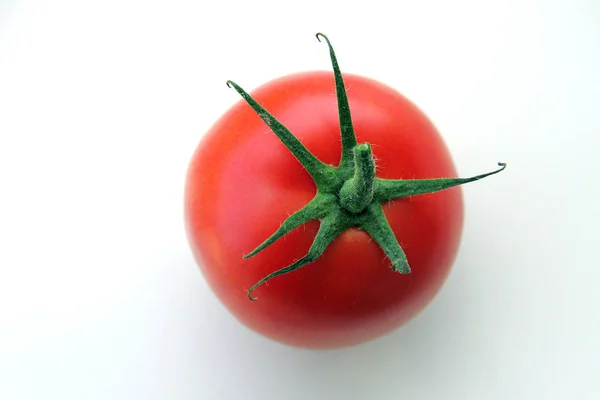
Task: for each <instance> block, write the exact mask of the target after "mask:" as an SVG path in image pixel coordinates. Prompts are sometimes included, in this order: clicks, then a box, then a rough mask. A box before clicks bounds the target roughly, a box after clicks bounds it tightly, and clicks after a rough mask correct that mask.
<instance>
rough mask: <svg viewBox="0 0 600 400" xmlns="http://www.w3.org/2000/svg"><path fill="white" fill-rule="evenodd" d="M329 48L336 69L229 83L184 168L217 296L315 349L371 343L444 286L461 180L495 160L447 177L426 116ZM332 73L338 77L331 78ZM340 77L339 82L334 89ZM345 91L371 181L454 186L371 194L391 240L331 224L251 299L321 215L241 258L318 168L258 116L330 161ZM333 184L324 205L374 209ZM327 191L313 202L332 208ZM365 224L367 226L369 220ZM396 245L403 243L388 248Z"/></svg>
mask: <svg viewBox="0 0 600 400" xmlns="http://www.w3.org/2000/svg"><path fill="white" fill-rule="evenodd" d="M321 37H322V38H325V37H324V36H321ZM325 39H326V38H325ZM327 43H328V44H329V41H328V40H327ZM329 46H330V52H331V57H332V61H333V62H334V73H333V74H332V73H330V72H320V71H316V72H305V73H299V74H294V75H289V76H285V77H282V78H279V79H276V80H273V81H271V82H269V83H267V84H265V85H263V86H261V87H259V88H258V89H256V90H254V91H253V92H252V93H251V95H247V94H246V93H245V92H244V91H243V89H241V88H240V87H239V86H237V85H236V84H234V83H233V82H230V83H229V84H230V86H233V87H234V88H235V89H236V90H237V91H238V92H240V93H241V94H242V96H243V97H244V99H243V100H240V101H239V102H238V103H237V104H235V105H234V106H233V107H232V108H231V109H230V110H228V111H227V112H226V113H225V114H224V115H223V116H222V117H221V118H220V119H219V120H218V121H217V122H216V123H215V124H214V125H213V126H212V128H211V129H210V130H209V131H208V132H207V133H206V135H205V136H204V137H203V138H202V140H201V142H200V144H199V146H198V148H197V149H196V151H195V153H194V155H193V157H192V160H191V163H190V165H189V170H188V175H187V184H186V191H185V220H186V227H187V234H188V238H189V242H190V245H191V248H192V251H193V253H194V256H195V258H196V260H197V262H198V264H199V266H200V268H201V271H202V272H203V274H204V276H205V277H206V279H207V281H208V283H209V285H210V287H211V288H212V290H213V292H214V294H215V295H216V296H217V297H218V298H219V299H220V300H221V301H222V303H223V304H224V305H225V306H226V307H227V309H228V310H229V311H230V312H231V313H232V314H233V315H234V316H235V317H236V318H237V319H238V320H239V321H241V322H242V323H243V324H245V325H246V326H247V327H249V328H251V329H252V330H254V331H256V332H259V333H260V334H263V335H265V336H267V337H269V338H272V339H274V340H276V341H279V342H282V343H285V344H289V345H292V346H299V347H305V348H314V349H319V348H337V347H345V346H350V345H355V344H359V343H362V342H365V341H369V340H372V339H375V338H377V337H380V336H382V335H384V334H386V333H388V332H390V331H392V330H394V329H396V328H398V327H399V326H401V325H402V324H404V323H405V322H407V321H408V320H410V319H411V318H412V317H414V316H415V315H416V314H417V313H418V312H419V311H421V310H422V309H423V308H424V307H425V306H426V305H427V304H428V303H429V302H430V301H431V300H432V298H433V297H434V296H435V295H436V293H437V292H438V291H439V290H440V288H441V286H442V284H443V283H444V281H445V279H446V277H447V276H448V272H449V270H450V268H451V266H452V264H453V260H454V258H455V255H456V252H457V248H458V246H459V242H460V238H461V230H462V224H463V212H464V211H463V200H462V195H461V189H460V187H459V186H457V185H458V184H461V183H465V182H467V181H472V180H476V179H479V178H481V177H484V176H487V175H490V174H493V173H496V172H498V171H500V170H501V169H502V168H503V167H502V168H501V169H500V170H497V171H494V172H492V173H488V174H485V175H481V176H478V177H475V178H468V179H469V180H460V179H452V178H455V177H456V169H455V166H454V164H453V161H452V158H451V156H450V154H449V152H448V149H447V147H446V145H445V143H444V141H443V140H442V138H441V137H440V135H439V133H438V132H437V130H436V128H435V127H434V125H433V124H432V122H431V121H430V120H429V119H428V118H427V117H426V115H425V114H424V113H423V112H422V111H421V110H420V109H419V108H417V106H415V105H414V104H413V103H412V102H410V101H409V100H408V99H407V98H405V97H404V96H403V95H401V94H400V93H398V92H397V91H396V90H394V89H392V88H390V87H388V86H386V85H384V84H382V83H379V82H377V81H375V80H372V79H368V78H365V77H362V76H357V75H352V74H341V73H339V70H338V67H337V61H336V60H335V55H334V53H333V49H332V48H331V45H330V44H329ZM335 73H339V76H338V77H337V79H336V75H335ZM342 80H343V82H342ZM344 87H346V88H348V90H347V92H346V91H345V90H341V89H340V88H342V89H343V88H344ZM336 88H337V89H338V90H337V98H336ZM340 92H342V93H340ZM343 92H346V93H343ZM345 94H347V99H348V100H347V103H345V104H349V111H350V112H349V114H350V115H351V126H352V127H353V130H354V133H355V138H356V142H357V143H358V144H362V143H369V144H370V147H369V146H367V147H369V148H367V147H362V148H361V149H362V150H360V151H362V153H361V154H363V155H364V159H365V160H367V161H366V164H365V165H366V167H365V171H367V172H365V174H367V175H368V170H369V165H371V164H369V162H370V161H369V160H371V159H370V158H369V154H371V153H372V160H374V161H373V162H374V164H373V165H374V168H375V169H374V172H373V174H374V175H376V176H375V178H374V179H389V180H400V179H402V180H406V181H403V182H409V183H410V182H417V183H419V182H421V181H420V180H423V181H422V182H426V183H427V184H428V185H430V186H431V184H439V183H440V182H442V183H444V182H446V183H449V184H447V185H446V186H445V187H443V188H437V187H436V189H435V190H429V189H431V187H430V186H428V188H429V189H428V190H421V192H422V194H420V192H419V191H418V190H417V191H415V190H413V191H412V192H410V193H408V194H406V193H405V195H404V196H403V197H402V198H396V199H389V198H385V199H383V200H381V198H380V197H381V196H380V197H377V193H375V195H374V196H375V197H374V198H378V199H379V201H380V203H381V206H379V205H378V204H377V206H376V207H375V208H374V210H376V209H380V210H382V211H383V214H382V215H381V216H380V217H381V218H384V219H385V220H387V223H389V227H391V231H389V235H388V236H385V235H386V231H385V229H384V228H381V227H378V225H376V224H374V225H367V224H366V223H365V224H364V225H360V224H362V222H357V223H356V224H359V225H360V226H346V225H348V224H345V225H343V226H341V228H340V229H339V231H341V233H340V232H337V231H336V232H334V233H332V234H331V235H330V236H333V238H331V237H330V238H328V239H327V240H325V242H326V243H325V247H324V251H322V254H318V257H315V259H314V260H312V259H310V260H307V261H306V263H304V264H306V265H302V266H301V268H297V269H295V270H293V271H292V272H290V273H287V274H282V275H280V276H277V277H274V279H270V280H268V282H265V283H264V284H262V285H260V286H258V287H255V291H254V292H253V293H252V296H256V298H257V299H258V300H257V301H250V300H249V297H250V295H249V293H248V291H249V289H250V288H252V287H253V286H255V284H256V283H257V282H259V281H260V280H261V279H262V278H264V277H265V276H267V275H269V274H271V273H273V272H274V271H276V270H280V269H281V268H282V267H285V266H289V265H291V264H293V263H294V262H296V261H298V260H301V261H302V260H303V257H305V256H306V255H307V253H309V249H310V248H311V245H312V244H313V242H314V241H315V238H316V235H317V232H318V231H319V228H320V226H321V225H324V224H325V223H326V221H327V218H328V217H323V216H322V215H320V216H319V217H318V218H315V219H312V220H309V221H306V222H305V223H303V224H301V225H300V226H298V227H296V228H295V229H292V230H291V231H290V232H287V233H286V234H285V235H283V236H282V237H281V238H279V239H278V240H276V241H274V242H273V243H272V244H270V245H269V246H267V247H266V248H264V249H263V250H262V251H260V252H259V253H257V254H256V255H254V256H253V257H250V258H248V259H244V258H243V256H244V255H246V254H248V253H249V252H250V251H252V250H253V249H255V248H256V247H257V246H258V245H259V244H261V243H262V242H263V241H264V240H265V239H267V238H268V237H269V236H270V235H271V234H273V232H275V231H276V230H277V229H278V228H280V227H281V226H282V223H283V222H284V221H286V219H288V217H290V215H292V214H294V213H295V212H297V211H298V210H300V209H302V208H303V207H305V206H306V205H307V204H309V203H310V202H311V200H312V199H313V198H315V196H316V195H317V192H318V191H317V184H316V183H315V179H314V178H315V177H314V176H313V175H315V174H313V175H311V173H310V171H308V170H307V168H305V167H304V166H303V164H302V163H301V162H299V160H298V159H297V158H296V157H295V156H294V155H293V154H292V152H291V151H290V149H289V148H287V147H286V146H285V145H284V144H282V141H281V140H280V139H279V138H278V136H277V135H275V134H274V133H273V130H272V129H270V127H269V125H267V124H269V123H270V124H273V120H274V119H276V120H277V121H279V122H281V123H282V124H283V125H284V126H285V127H287V128H288V129H289V131H290V132H292V133H293V135H294V136H295V137H296V138H297V139H298V140H299V141H300V142H301V143H302V144H303V145H304V146H305V149H307V150H308V151H309V152H310V153H312V155H314V156H315V157H316V158H317V159H318V160H320V161H321V162H322V163H324V164H325V165H327V166H328V167H329V168H330V170H331V171H334V170H335V168H334V167H337V166H340V168H341V164H342V163H343V161H340V160H341V158H342V146H343V145H344V144H343V143H342V142H343V140H341V139H340V138H341V136H340V130H341V125H344V124H347V123H348V119H346V120H344V119H343V118H342V116H343V115H345V114H344V113H347V110H346V111H344V110H343V105H344V95H345ZM340 96H341V97H340ZM253 100H255V101H256V102H257V103H258V104H260V105H261V106H262V107H264V110H268V112H269V113H270V114H266V113H264V112H262V111H260V109H259V110H258V112H257V111H256V107H260V106H255V107H252V106H251V104H250V103H251V102H252V101H253ZM336 100H337V102H336ZM338 104H341V108H340V109H339V110H338ZM259 114H260V115H259ZM342 131H343V128H342ZM342 136H343V135H342ZM348 140H350V139H348ZM350 141H351V140H350ZM351 144H352V145H356V143H351ZM363 146H364V145H363ZM346 147H347V148H349V149H350V150H349V151H350V153H348V157H347V159H346V163H347V165H348V166H349V168H350V169H349V170H348V171H353V172H352V173H346V175H345V176H343V177H342V178H341V179H342V180H344V182H346V181H348V180H349V179H351V178H352V177H353V176H355V175H356V174H357V173H356V170H357V169H359V167H358V165H359V164H360V165H362V164H361V163H362V161H360V159H359V158H360V157H361V156H360V155H356V156H355V157H358V158H354V159H352V160H351V156H352V154H354V153H352V148H350V147H348V146H346ZM354 147H356V146H354ZM344 151H346V150H344ZM355 153H356V154H359V150H355ZM330 170H329V169H328V170H327V171H329V172H331V171H330ZM361 171H362V170H361ZM329 172H328V173H329ZM359 175H360V174H359ZM434 178H447V179H445V180H444V179H442V180H436V179H434ZM367 181H368V180H367ZM371 181H372V180H371ZM371 181H368V182H371ZM332 182H333V181H332ZM335 182H338V181H335ZM340 182H341V181H340ZM382 182H383V181H382ZM384 183H385V182H384ZM336 184H337V183H331V187H336V188H337V189H335V191H334V192H332V193H333V194H332V195H331V196H330V197H328V199H330V200H327V201H331V202H333V203H331V204H334V203H335V204H336V205H335V206H334V205H332V206H331V207H332V209H336V210H342V211H340V212H341V213H342V214H344V215H346V214H347V215H349V216H350V217H348V218H350V219H351V220H352V221H363V219H361V218H363V215H366V214H365V213H367V211H368V210H370V208H368V207H371V206H370V205H368V206H366V207H367V208H365V207H363V208H360V206H359V208H358V209H357V210H355V211H348V210H349V208H348V207H346V208H344V207H341V206H339V204H338V203H339V202H340V201H341V200H340V199H341V198H342V197H343V196H342V195H340V194H338V193H341V189H340V185H339V184H338V186H335V185H336ZM371 186H372V185H371ZM442 189H445V190H442ZM320 190H321V189H320V187H319V191H320ZM434 191H435V193H433V192H434ZM428 192H432V193H428ZM327 201H325V202H324V203H323V204H325V205H324V206H322V207H329V205H328V204H330V203H327ZM373 201H374V200H373ZM336 202H337V203H336ZM367 203H368V204H371V203H369V202H368V201H367ZM367 203H365V204H367ZM336 207H337V208H336ZM374 212H376V211H374ZM344 218H345V217H344ZM364 218H367V217H364ZM377 221H380V222H381V219H378V220H377ZM384 222H385V221H383V222H382V224H383V225H382V226H385V223H384ZM356 224H355V225H356ZM350 225H352V223H350ZM369 226H370V227H371V228H372V229H367V228H364V227H369ZM361 227H362V228H361ZM334 231H335V229H334ZM367 231H369V233H367ZM377 232H379V233H381V235H382V236H381V237H379V239H380V240H379V241H378V240H374V238H376V237H378V235H379V233H377ZM392 232H393V235H392ZM337 233H339V234H337ZM390 235H391V236H390ZM382 238H383V239H382ZM394 240H397V244H396V245H394V243H395V242H394ZM380 242H383V243H387V245H386V246H387V247H386V246H383V245H382V244H381V243H380ZM388 242H389V243H388ZM398 244H399V246H397V245H398ZM384 248H385V249H387V250H389V251H384ZM400 248H401V249H402V250H403V252H404V253H402V250H400V252H399V253H394V251H397V250H398V249H400ZM390 249H391V250H390ZM311 251H312V250H311ZM317 253H318V252H317ZM392 253H393V254H398V255H399V257H400V256H404V255H405V256H406V259H407V260H408V263H409V265H410V267H408V266H405V265H404V264H402V265H401V266H400V267H398V266H397V265H396V264H394V263H392V260H391V259H390V254H392ZM251 298H253V297H251Z"/></svg>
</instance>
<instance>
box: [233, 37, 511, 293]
mask: <svg viewBox="0 0 600 400" xmlns="http://www.w3.org/2000/svg"><path fill="white" fill-rule="evenodd" d="M321 38H322V39H324V40H325V41H326V42H327V45H328V47H329V53H330V57H331V63H332V65H333V72H334V77H335V88H336V94H337V102H338V112H339V121H340V133H341V139H342V157H341V160H340V164H339V166H338V167H334V166H331V165H328V164H325V163H323V162H321V161H320V160H319V159H317V158H316V157H315V156H314V155H313V154H312V153H311V152H310V151H308V149H307V148H306V147H304V145H303V144H302V143H301V142H300V141H299V140H298V139H297V138H296V137H295V136H294V135H293V134H292V133H291V132H290V131H289V130H288V129H287V128H286V127H285V126H284V125H283V124H282V123H281V122H279V121H278V120H277V119H276V118H275V117H274V116H273V115H271V114H270V113H269V112H268V111H267V110H265V109H264V108H263V107H262V106H261V105H260V104H258V103H257V102H256V100H254V99H253V98H252V97H251V96H250V95H249V94H248V93H246V91H244V89H242V88H241V87H240V86H238V85H237V84H236V83H234V82H232V81H227V86H229V87H233V88H234V89H235V90H236V91H237V92H238V93H239V94H240V95H241V96H242V98H243V99H244V100H245V101H246V102H247V103H248V104H249V105H250V107H252V109H253V110H254V111H255V112H256V113H257V114H258V115H259V116H260V117H261V118H262V120H263V121H264V122H265V123H266V124H267V125H268V126H269V127H270V128H271V130H272V131H273V132H274V133H275V135H277V137H278V138H279V139H280V140H281V142H282V143H283V144H284V145H285V146H286V147H287V148H288V149H289V150H290V152H291V153H292V154H293V155H294V156H295V157H296V159H298V161H299V162H300V163H301V164H302V166H303V167H304V168H305V169H306V171H307V172H308V173H309V174H310V176H311V177H312V179H313V180H314V181H315V184H316V186H317V194H316V195H315V197H314V198H313V199H312V200H311V201H310V202H309V203H308V204H307V205H306V206H304V207H303V208H302V209H300V210H299V211H297V212H295V213H294V214H292V215H291V216H290V217H289V218H287V219H286V220H285V221H284V222H283V224H282V225H281V226H280V227H279V229H277V231H275V233H273V234H272V235H271V236H270V237H269V238H267V239H266V240H265V241H264V242H263V243H262V244H260V245H259V246H258V247H257V248H256V249H254V250H252V251H251V252H250V253H248V254H247V255H245V256H244V258H245V259H247V258H250V257H253V256H255V255H256V254H258V253H259V252H261V251H262V250H264V249H265V248H266V247H268V246H270V245H271V244H272V243H274V242H275V241H277V240H278V239H280V238H281V237H283V236H285V235H286V234H288V233H289V232H290V231H292V230H293V229H295V228H297V227H299V226H301V225H302V224H304V223H306V222H308V221H311V220H315V219H318V220H320V226H319V230H318V232H317V235H316V236H315V239H314V241H313V244H312V245H311V247H310V249H309V250H308V253H307V254H306V255H305V256H304V257H302V258H300V259H299V260H297V261H296V262H294V263H293V264H291V265H288V266H287V267H285V268H282V269H279V270H277V271H275V272H273V273H271V274H269V275H267V276H265V277H264V278H263V279H261V280H260V281H258V282H257V283H256V284H254V285H253V286H252V287H251V288H250V289H249V290H248V298H249V299H250V300H256V298H254V297H252V292H253V291H254V290H255V289H256V288H257V287H259V286H260V285H262V284H263V283H265V282H267V281H269V280H271V279H273V278H275V277H277V276H280V275H283V274H287V273H290V272H293V271H295V270H297V269H299V268H302V267H303V266H305V265H307V264H310V263H311V262H313V261H315V260H316V259H317V258H319V257H320V256H321V254H323V252H324V251H325V249H326V248H327V246H328V245H329V244H330V243H331V242H332V241H333V240H334V239H335V238H336V237H337V236H338V235H339V234H341V233H342V232H344V231H345V230H347V229H349V228H352V227H356V228H359V229H362V230H363V231H365V232H366V233H367V234H368V235H370V236H371V237H372V238H373V240H374V241H375V242H377V243H378V244H379V246H381V248H382V249H383V251H384V252H385V254H386V255H387V257H388V258H389V260H390V262H391V264H392V269H393V270H394V271H396V272H399V273H401V274H408V273H410V267H409V264H408V260H407V259H406V255H405V254H404V251H403V250H402V247H400V244H399V243H398V240H397V239H396V236H395V235H394V232H393V231H392V228H391V227H390V225H389V223H388V221H387V219H386V217H385V215H384V213H383V210H382V208H381V204H382V203H385V202H387V201H390V200H394V199H400V198H403V197H409V196H415V195H419V194H425V193H433V192H437V191H440V190H444V189H448V188H451V187H453V186H458V185H462V184H465V183H468V182H473V181H476V180H479V179H482V178H485V177H487V176H490V175H493V174H496V173H498V172H500V171H502V170H504V168H506V164H504V163H498V165H499V166H500V168H498V169H496V170H494V171H491V172H488V173H485V174H482V175H477V176H473V177H470V178H437V179H408V180H405V179H381V178H377V177H376V176H375V172H376V166H375V160H374V159H373V153H372V151H371V146H370V145H369V144H368V143H360V144H359V143H357V140H356V136H355V134H354V128H353V125H352V117H351V115H350V107H349V105H348V97H347V95H346V89H345V86H344V81H343V78H342V74H341V72H340V68H339V66H338V63H337V59H336V56H335V53H334V51H333V47H332V46H331V43H330V42H329V39H328V38H327V37H326V36H325V35H323V34H322V33H317V39H318V40H319V41H320V40H321Z"/></svg>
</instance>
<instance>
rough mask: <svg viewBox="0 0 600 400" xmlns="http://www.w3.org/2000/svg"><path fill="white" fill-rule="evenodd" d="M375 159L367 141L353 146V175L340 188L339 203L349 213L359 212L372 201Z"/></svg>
mask: <svg viewBox="0 0 600 400" xmlns="http://www.w3.org/2000/svg"><path fill="white" fill-rule="evenodd" d="M374 181H375V160H373V153H372V152H371V146H370V145H369V144H368V143H364V144H359V145H356V147H355V148H354V176H352V178H350V179H348V180H347V181H346V182H344V185H343V186H342V189H341V190H340V204H341V205H342V207H344V208H345V209H346V210H348V211H350V212H351V213H355V214H356V213H359V212H361V211H362V210H364V209H365V208H367V206H368V205H369V204H371V202H372V201H373V182H374Z"/></svg>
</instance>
